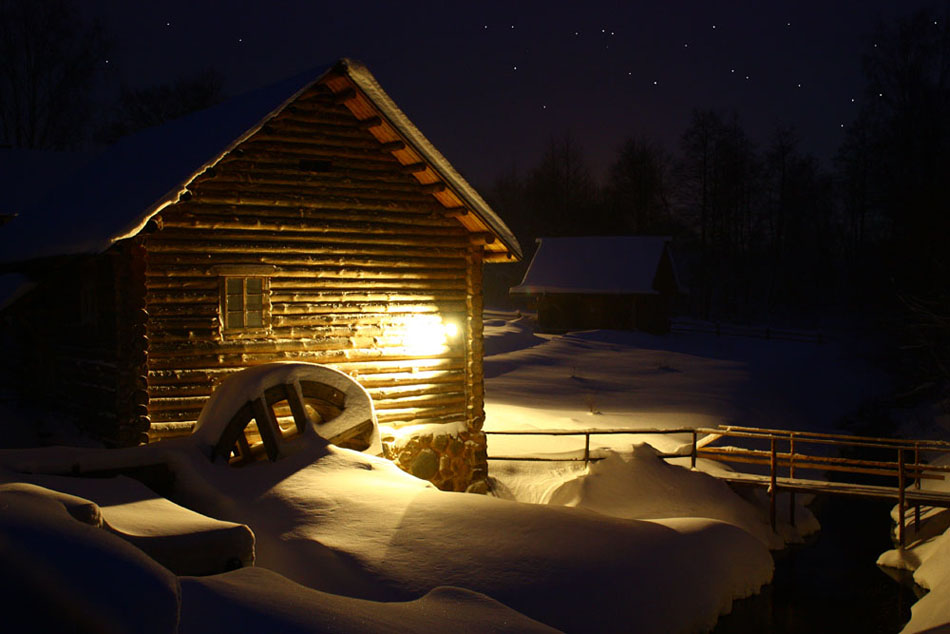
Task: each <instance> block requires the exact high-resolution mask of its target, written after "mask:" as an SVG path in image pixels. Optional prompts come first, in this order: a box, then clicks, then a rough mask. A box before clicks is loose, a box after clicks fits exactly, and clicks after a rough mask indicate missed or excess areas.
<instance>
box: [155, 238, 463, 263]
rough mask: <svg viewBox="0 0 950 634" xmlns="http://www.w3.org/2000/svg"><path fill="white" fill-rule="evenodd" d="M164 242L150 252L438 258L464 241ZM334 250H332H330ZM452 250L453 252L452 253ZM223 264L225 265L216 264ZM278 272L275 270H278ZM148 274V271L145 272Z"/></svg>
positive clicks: (219, 239)
mask: <svg viewBox="0 0 950 634" xmlns="http://www.w3.org/2000/svg"><path fill="white" fill-rule="evenodd" d="M166 238H167V239H163V240H161V241H159V240H156V241H154V242H152V243H150V247H151V249H152V251H153V252H157V253H182V254H184V253H212V254H213V253H231V252H238V253H240V252H247V251H254V252H257V253H268V254H271V253H273V254H277V255H284V256H287V255H291V254H294V255H297V254H299V255H304V256H309V255H325V254H327V253H340V254H343V253H354V254H356V255H363V256H369V255H378V254H379V255H381V254H385V255H390V254H397V253H398V252H396V251H393V250H392V247H404V248H412V249H418V250H419V253H418V254H417V253H416V252H415V251H410V252H408V253H407V252H406V251H405V250H403V251H402V252H403V253H404V254H405V255H407V256H409V257H412V256H417V255H419V254H428V255H438V256H441V257H447V256H448V255H449V254H450V253H451V254H452V255H457V254H458V250H459V249H461V248H463V243H464V240H463V238H461V237H456V236H448V235H443V236H422V235H405V234H403V235H394V234H378V235H369V236H364V237H363V238H362V240H361V241H360V242H359V243H356V241H355V240H354V238H353V236H346V235H340V234H335V233H334V234H330V233H328V234H326V235H325V236H323V237H322V240H321V236H319V235H317V234H305V235H301V234H294V235H285V234H284V233H282V232H265V231H261V232H257V233H255V234H253V235H248V234H244V235H241V234H235V233H231V232H225V231H218V232H215V233H214V235H212V236H206V235H199V236H194V235H189V234H187V232H185V233H182V234H176V235H174V236H166ZM334 247H336V250H335V251H334V249H333V248H334ZM452 251H454V253H452ZM220 263H221V264H226V263H227V262H220ZM278 272H279V271H278ZM147 273H148V272H147Z"/></svg>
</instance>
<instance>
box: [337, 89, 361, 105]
mask: <svg viewBox="0 0 950 634" xmlns="http://www.w3.org/2000/svg"><path fill="white" fill-rule="evenodd" d="M350 99H356V90H354V89H353V88H346V89H345V90H341V91H340V92H337V93H333V103H336V104H341V103H345V102H347V101H349V100H350Z"/></svg>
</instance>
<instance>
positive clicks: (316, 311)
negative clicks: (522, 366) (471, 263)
mask: <svg viewBox="0 0 950 634" xmlns="http://www.w3.org/2000/svg"><path fill="white" fill-rule="evenodd" d="M157 306H158V305H157ZM160 306H161V308H164V307H165V306H176V304H164V305H160ZM464 312H465V303H464V302H461V301H455V302H452V301H440V302H436V301H434V300H433V301H429V302H395V301H389V302H358V301H347V302H326V303H316V302H312V303H303V302H274V303H273V305H272V307H271V314H272V315H273V316H275V317H276V316H279V315H298V316H305V315H322V314H333V315H342V314H344V313H359V314H362V315H366V314H370V313H372V314H384V315H392V314H399V315H409V316H412V315H421V314H430V313H459V314H464Z"/></svg>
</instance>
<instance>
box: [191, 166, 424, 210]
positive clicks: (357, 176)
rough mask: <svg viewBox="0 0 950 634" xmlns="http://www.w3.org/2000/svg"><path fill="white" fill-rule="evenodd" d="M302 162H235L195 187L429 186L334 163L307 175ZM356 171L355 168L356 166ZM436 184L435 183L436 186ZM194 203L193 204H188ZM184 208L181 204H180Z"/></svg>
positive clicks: (410, 188)
mask: <svg viewBox="0 0 950 634" xmlns="http://www.w3.org/2000/svg"><path fill="white" fill-rule="evenodd" d="M299 166H300V162H299V160H293V159H287V160H285V161H254V160H251V159H248V158H242V159H232V160H231V161H229V162H228V163H227V166H226V168H223V169H221V170H220V171H219V173H217V174H216V175H215V176H214V177H213V178H205V177H198V178H197V179H196V180H195V181H193V183H195V186H194V188H195V189H199V188H201V187H204V186H206V184H208V183H218V182H221V183H256V182H262V183H275V184H291V183H308V184H311V185H322V186H325V187H330V188H337V189H346V190H362V189H379V190H381V191H396V192H422V193H425V194H431V193H432V192H430V191H426V189H425V188H426V187H427V186H426V185H420V184H419V181H417V180H416V179H414V178H412V177H411V176H407V175H405V174H402V173H395V172H394V173H389V172H383V171H380V170H378V169H375V170H365V169H352V170H350V169H344V168H342V167H341V165H340V164H339V163H334V169H333V170H331V171H329V172H303V171H301V170H300V167H299ZM354 167H355V166H354ZM433 184H434V183H433ZM188 202H191V201H188ZM180 204H181V203H180Z"/></svg>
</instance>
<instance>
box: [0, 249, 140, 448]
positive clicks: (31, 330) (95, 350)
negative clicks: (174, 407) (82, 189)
mask: <svg viewBox="0 0 950 634" xmlns="http://www.w3.org/2000/svg"><path fill="white" fill-rule="evenodd" d="M125 270H127V267H126V266H125V262H124V257H123V254H122V253H120V252H119V251H117V250H115V249H110V250H109V251H107V252H105V253H103V254H101V255H98V256H94V257H84V258H77V259H72V260H69V261H68V262H65V263H62V264H60V265H53V266H51V267H50V268H48V269H45V270H37V271H35V272H34V275H35V277H36V279H38V280H41V282H40V283H39V284H38V285H37V287H36V288H34V289H33V290H32V291H30V292H29V293H28V294H27V295H25V296H24V297H22V298H20V299H19V300H18V301H17V302H16V303H15V304H14V305H13V306H11V307H9V308H8V309H7V310H6V311H5V315H4V321H5V323H6V327H8V328H10V332H11V333H12V334H13V336H11V337H9V339H10V343H11V345H10V347H9V348H5V350H4V354H5V359H4V361H5V362H6V363H8V364H10V365H11V366H12V367H14V368H15V371H14V372H13V373H11V384H12V387H14V388H16V389H17V391H18V392H19V393H20V394H22V395H23V396H25V397H27V398H30V399H37V400H40V401H41V402H42V408H41V409H42V410H44V411H52V412H56V414H54V415H61V414H65V415H67V416H68V417H70V418H72V419H73V420H74V421H75V422H76V423H77V424H78V425H79V426H80V427H81V428H82V429H83V430H84V431H85V432H86V433H87V434H88V435H90V436H92V437H94V438H98V439H100V440H102V441H103V442H104V443H105V444H107V445H111V446H123V445H129V444H136V442H138V440H139V438H138V435H137V434H135V433H133V434H131V436H130V434H129V433H128V428H127V427H126V426H124V425H123V422H124V421H123V419H122V417H121V416H120V413H119V412H118V411H117V408H116V404H117V401H118V399H119V392H120V389H119V382H120V374H121V372H120V369H119V367H118V338H117V331H118V330H119V328H118V321H119V319H120V316H119V313H118V312H117V310H116V294H117V289H118V288H119V287H118V284H120V283H121V282H120V281H119V280H118V279H117V273H118V272H120V271H125ZM6 338H7V337H5V339H6Z"/></svg>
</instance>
